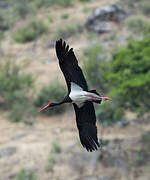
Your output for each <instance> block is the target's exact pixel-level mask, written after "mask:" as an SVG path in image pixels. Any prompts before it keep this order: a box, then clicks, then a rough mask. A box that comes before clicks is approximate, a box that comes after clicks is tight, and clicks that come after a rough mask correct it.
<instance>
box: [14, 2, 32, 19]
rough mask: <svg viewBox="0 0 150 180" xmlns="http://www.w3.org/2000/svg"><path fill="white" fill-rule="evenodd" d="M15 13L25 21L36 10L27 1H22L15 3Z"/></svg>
mask: <svg viewBox="0 0 150 180" xmlns="http://www.w3.org/2000/svg"><path fill="white" fill-rule="evenodd" d="M14 11H15V13H16V14H17V15H19V16H20V17H21V18H23V19H24V18H25V17H26V16H27V15H28V14H30V13H33V12H34V9H33V6H32V5H31V3H29V2H27V1H26V0H21V1H17V3H15V7H14Z"/></svg>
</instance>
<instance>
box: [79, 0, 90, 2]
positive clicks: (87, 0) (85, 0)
mask: <svg viewBox="0 0 150 180" xmlns="http://www.w3.org/2000/svg"><path fill="white" fill-rule="evenodd" d="M79 1H80V2H90V1H91V0H79Z"/></svg>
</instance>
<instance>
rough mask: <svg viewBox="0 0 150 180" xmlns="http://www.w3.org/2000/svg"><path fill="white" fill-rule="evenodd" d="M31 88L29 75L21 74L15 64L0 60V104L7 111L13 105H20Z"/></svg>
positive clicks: (31, 82) (31, 80) (31, 81)
mask: <svg viewBox="0 0 150 180" xmlns="http://www.w3.org/2000/svg"><path fill="white" fill-rule="evenodd" d="M32 86H33V78H32V76H31V74H21V70H20V67H19V66H18V65H16V64H15V62H13V61H10V60H7V59H5V61H2V60H1V59H0V104H1V105H2V106H1V107H3V108H6V109H9V108H10V106H11V105H12V104H14V103H21V102H22V100H23V99H24V98H25V99H26V97H25V96H23V94H24V95H25V94H27V93H28V91H29V88H31V87H32Z"/></svg>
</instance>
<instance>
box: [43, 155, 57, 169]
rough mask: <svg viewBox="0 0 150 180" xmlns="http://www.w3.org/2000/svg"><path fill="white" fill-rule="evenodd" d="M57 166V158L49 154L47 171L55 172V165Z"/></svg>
mask: <svg viewBox="0 0 150 180" xmlns="http://www.w3.org/2000/svg"><path fill="white" fill-rule="evenodd" d="M55 164H56V157H55V155H54V154H49V157H48V162H47V165H46V167H45V171H46V172H49V171H53V168H54V165H55Z"/></svg>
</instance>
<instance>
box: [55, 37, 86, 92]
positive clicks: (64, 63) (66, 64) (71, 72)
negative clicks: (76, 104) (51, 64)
mask: <svg viewBox="0 0 150 180" xmlns="http://www.w3.org/2000/svg"><path fill="white" fill-rule="evenodd" d="M56 54H57V57H58V59H59V66H60V68H61V70H62V72H63V74H64V76H65V79H66V83H67V86H68V91H69V92H70V91H71V82H74V83H76V84H78V85H79V86H80V87H82V88H83V90H85V91H88V86H87V83H86V80H85V78H84V76H83V72H82V70H81V68H80V67H79V66H78V61H77V59H76V57H75V55H74V52H73V49H72V48H71V49H69V46H68V45H67V46H66V43H65V41H64V42H63V41H62V39H60V40H59V41H56Z"/></svg>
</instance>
